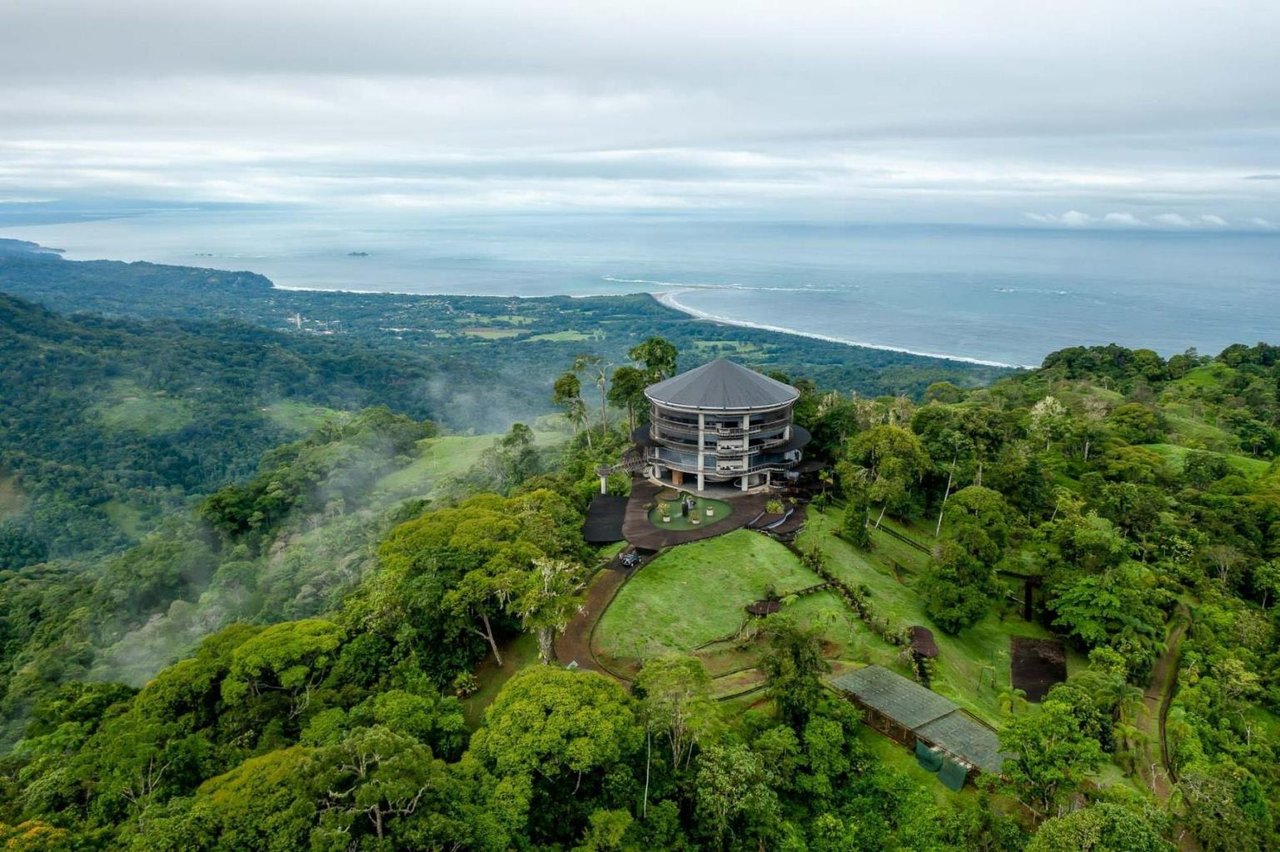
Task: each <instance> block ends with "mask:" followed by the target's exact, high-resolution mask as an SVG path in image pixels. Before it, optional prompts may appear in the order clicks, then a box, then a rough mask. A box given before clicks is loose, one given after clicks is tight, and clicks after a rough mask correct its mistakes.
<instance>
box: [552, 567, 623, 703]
mask: <svg viewBox="0 0 1280 852" xmlns="http://www.w3.org/2000/svg"><path fill="white" fill-rule="evenodd" d="M638 570H640V569H639V568H636V569H633V570H632V571H630V572H628V571H621V570H619V569H617V568H602V569H601V570H600V571H598V572H597V573H596V576H595V578H594V579H592V581H591V585H590V586H588V587H587V598H586V600H585V601H584V602H583V605H582V609H581V610H579V611H578V614H577V615H575V616H574V617H573V619H572V620H571V621H570V622H569V626H568V627H566V628H565V629H564V633H561V634H560V637H559V638H558V639H556V659H557V660H559V661H560V662H561V663H562V664H564V665H568V664H569V663H574V662H576V663H577V664H578V668H582V669H588V670H590V671H594V672H600V673H601V674H605V675H608V676H609V677H612V678H614V679H615V680H619V679H618V678H617V677H615V676H614V675H613V674H612V673H611V672H608V671H606V670H605V669H604V668H602V667H601V666H600V664H599V663H597V662H596V658H595V656H594V655H593V654H592V653H591V631H592V630H594V629H595V626H596V622H597V621H599V620H600V616H601V615H602V614H603V613H604V610H605V607H607V606H608V605H609V601H611V600H613V596H614V595H616V594H617V593H618V589H621V588H622V584H623V583H625V582H626V581H627V577H629V576H630V575H631V574H632V573H634V572H635V571H638Z"/></svg>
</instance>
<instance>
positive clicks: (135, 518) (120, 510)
mask: <svg viewBox="0 0 1280 852" xmlns="http://www.w3.org/2000/svg"><path fill="white" fill-rule="evenodd" d="M102 511H104V512H105V513H106V515H107V517H108V518H110V519H111V523H113V524H115V525H116V526H117V527H119V529H120V531H121V532H123V533H124V534H125V535H127V536H129V538H133V539H137V538H141V537H142V534H143V533H144V532H146V529H147V524H146V523H145V522H144V521H143V516H142V512H141V511H140V510H139V509H138V508H137V507H136V506H131V505H129V504H128V503H123V502H121V501H119V500H111V501H109V502H107V503H104V504H103V506H102Z"/></svg>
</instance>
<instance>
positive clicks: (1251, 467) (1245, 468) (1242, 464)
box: [1145, 444, 1271, 479]
mask: <svg viewBox="0 0 1280 852" xmlns="http://www.w3.org/2000/svg"><path fill="white" fill-rule="evenodd" d="M1145 446H1146V448H1147V449H1148V450H1151V451H1153V452H1156V453H1159V454H1160V455H1162V456H1164V457H1165V458H1166V459H1168V460H1169V462H1171V463H1172V465H1173V467H1174V469H1176V470H1179V471H1181V470H1182V468H1183V466H1184V465H1185V464H1186V460H1187V454H1188V453H1190V452H1191V450H1190V449H1189V448H1187V447H1179V446H1178V445H1176V444H1146V445H1145ZM1221 455H1222V456H1223V458H1225V459H1226V460H1227V464H1229V465H1231V466H1232V467H1233V468H1235V469H1236V470H1237V471H1239V472H1240V473H1241V474H1243V475H1244V476H1245V477H1247V478H1249V479H1257V478H1258V477H1260V476H1262V475H1263V474H1265V473H1266V472H1267V471H1268V470H1269V469H1270V467H1271V463H1270V462H1267V461H1263V460H1262V459H1254V458H1249V457H1248V456H1241V455H1237V454H1234V453H1222V454H1221Z"/></svg>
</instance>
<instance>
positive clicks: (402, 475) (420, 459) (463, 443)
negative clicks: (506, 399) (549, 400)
mask: <svg viewBox="0 0 1280 852" xmlns="http://www.w3.org/2000/svg"><path fill="white" fill-rule="evenodd" d="M501 437H502V436H501V435H441V436H439V437H436V438H426V439H424V440H422V441H419V442H418V453H417V457H416V458H415V459H414V460H413V461H412V462H410V463H409V464H407V465H405V466H404V467H402V468H400V469H399V470H395V471H392V472H391V473H389V474H387V475H386V476H384V477H382V479H380V480H378V483H377V485H376V486H374V490H375V492H380V493H382V494H384V495H385V496H386V498H388V499H390V500H399V499H405V498H408V497H425V498H431V497H432V496H433V495H435V494H436V491H437V488H438V486H439V485H441V484H442V483H444V482H445V481H447V480H449V479H453V478H456V477H459V476H462V475H463V474H465V473H466V472H467V471H469V470H470V469H471V468H472V467H474V466H475V465H476V464H477V463H479V462H480V461H481V460H482V459H484V457H485V456H486V455H488V454H489V453H490V452H492V451H493V446H494V444H495V443H496V442H497V441H498V439H499V438H501ZM566 437H567V433H566V432H565V431H564V430H562V429H560V428H559V423H558V422H556V421H548V422H547V423H542V422H539V423H536V424H534V432H533V438H534V443H535V444H536V445H537V446H539V447H543V448H551V447H555V446H556V445H557V444H560V443H562V442H563V441H564V440H565V438H566Z"/></svg>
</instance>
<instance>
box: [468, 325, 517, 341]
mask: <svg viewBox="0 0 1280 852" xmlns="http://www.w3.org/2000/svg"><path fill="white" fill-rule="evenodd" d="M461 331H462V333H463V334H465V335H467V336H468V337H478V338H480V339H481V340H505V339H506V338H508V337H519V336H520V332H519V331H517V330H516V329H514V328H478V327H474V328H464V329H461Z"/></svg>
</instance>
